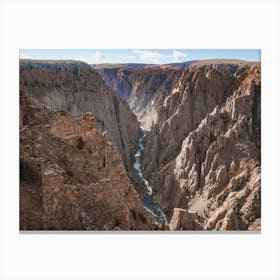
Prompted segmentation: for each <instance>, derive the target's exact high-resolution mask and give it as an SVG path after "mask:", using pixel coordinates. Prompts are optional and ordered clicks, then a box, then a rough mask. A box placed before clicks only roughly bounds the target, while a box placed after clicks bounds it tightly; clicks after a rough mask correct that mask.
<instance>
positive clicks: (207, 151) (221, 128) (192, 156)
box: [143, 60, 261, 230]
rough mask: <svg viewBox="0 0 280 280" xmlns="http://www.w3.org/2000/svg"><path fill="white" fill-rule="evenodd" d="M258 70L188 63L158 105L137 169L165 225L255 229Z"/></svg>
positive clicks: (237, 65) (254, 65)
mask: <svg viewBox="0 0 280 280" xmlns="http://www.w3.org/2000/svg"><path fill="white" fill-rule="evenodd" d="M260 71H261V70H260V64H259V63H246V62H242V61H222V60H221V61H217V60H215V61H211V60H210V61H201V62H196V63H193V64H191V65H190V66H189V67H187V68H186V69H185V70H184V72H183V74H182V76H181V77H180V79H179V80H178V82H177V85H176V86H175V87H174V89H173V91H172V94H171V95H169V96H168V97H167V98H166V99H165V101H164V104H163V106H162V107H161V108H160V109H159V113H158V122H157V123H156V124H154V125H153V127H152V130H151V132H150V133H149V135H148V136H147V137H146V141H145V150H144V156H143V169H144V175H145V176H146V178H148V179H149V180H150V183H151V185H152V186H153V191H154V199H155V201H156V202H157V203H158V204H159V205H161V207H162V209H163V210H164V211H165V213H166V214H167V216H168V217H169V219H170V220H171V229H187V230H192V229H196V228H201V229H211V230H212V229H217V230H238V229H241V230H243V229H260V214H261V212H260V211H261V207H260V196H261V192H260V187H261V177H260V166H261V162H260V149H261V142H260V141H261V138H260V135H261V134H260V133H261V117H260V115H261V105H260V104H261V103H260V101H261V97H260V91H261V74H260ZM174 208H175V209H174ZM180 212H182V213H181V214H180ZM186 217H187V218H186ZM190 219H193V221H194V223H195V224H196V225H197V226H192V223H191V222H190ZM187 220H188V221H189V222H186V221H187Z"/></svg>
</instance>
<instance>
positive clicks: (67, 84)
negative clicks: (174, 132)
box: [20, 60, 140, 171]
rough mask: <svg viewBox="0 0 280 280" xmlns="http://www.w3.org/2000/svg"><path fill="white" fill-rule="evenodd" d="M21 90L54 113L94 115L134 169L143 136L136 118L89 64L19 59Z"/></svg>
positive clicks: (129, 168) (100, 127)
mask: <svg viewBox="0 0 280 280" xmlns="http://www.w3.org/2000/svg"><path fill="white" fill-rule="evenodd" d="M20 89H21V90H23V91H26V92H28V93H29V94H31V95H32V97H33V98H35V99H36V100H38V101H39V102H40V103H42V104H44V105H46V106H48V107H49V109H51V110H64V111H67V112H69V113H71V114H72V115H73V116H76V117H80V116H81V115H82V114H83V113H86V112H92V113H93V115H94V118H95V126H96V128H97V129H99V130H100V131H102V132H105V135H106V137H107V138H108V140H110V141H112V143H113V144H114V145H115V147H116V149H117V151H118V152H119V153H120V155H121V158H122V159H123V162H124V164H125V166H126V169H127V170H128V171H129V170H133V166H132V158H133V154H134V151H135V149H136V147H137V143H138V138H139V136H140V129H139V123H138V121H137V118H136V116H135V115H134V114H133V113H132V112H131V110H130V109H129V107H128V105H127V103H126V102H125V101H123V100H122V99H121V98H120V97H119V96H118V95H117V94H116V93H114V92H113V91H112V90H110V89H109V87H108V86H106V84H105V83H104V81H103V80H102V78H101V77H100V76H99V75H98V74H97V73H95V72H94V71H93V70H92V68H91V67H90V66H89V65H88V64H86V63H83V62H75V61H61V62H60V61H32V60H20Z"/></svg>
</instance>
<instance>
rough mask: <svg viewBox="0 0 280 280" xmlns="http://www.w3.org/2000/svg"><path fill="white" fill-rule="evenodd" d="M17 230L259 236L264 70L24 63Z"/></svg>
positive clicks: (238, 64)
mask: <svg viewBox="0 0 280 280" xmlns="http://www.w3.org/2000/svg"><path fill="white" fill-rule="evenodd" d="M20 167H21V168H20V172H21V174H20V228H21V229H22V230H28V229H29V230H30V229H31V230H34V229H37V230H41V229H56V230H58V229H60V230H66V229H73V230H74V229H76V230H171V231H174V230H175V231H177V230H195V231H196V230H205V231H207V230H222V231H230V230H252V231H259V230H260V229H261V65H260V63H258V62H246V61H241V60H223V59H219V60H218V59H216V60H205V61H189V62H185V63H173V64H165V65H154V64H96V65H88V64H86V63H84V62H78V61H38V60H23V59H21V60H20Z"/></svg>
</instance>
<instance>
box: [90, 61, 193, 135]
mask: <svg viewBox="0 0 280 280" xmlns="http://www.w3.org/2000/svg"><path fill="white" fill-rule="evenodd" d="M188 64H189V63H184V64H170V65H145V64H143V65H137V64H117V65H114V64H109V65H108V64H105V65H93V68H94V69H95V71H96V72H98V73H99V74H100V75H101V76H102V78H103V79H104V81H105V82H106V84H107V85H108V86H109V87H110V88H111V89H113V90H114V91H116V92H118V93H119V95H120V96H121V97H122V98H123V100H126V101H127V102H128V104H129V106H130V108H131V109H132V111H133V112H134V113H135V114H136V115H137V117H138V120H139V121H140V123H141V126H142V128H143V129H145V130H150V128H151V126H152V124H153V123H156V122H157V120H158V116H157V110H158V108H159V107H161V106H162V105H163V101H164V99H165V98H166V96H168V95H169V94H170V93H171V90H172V88H173V87H174V86H175V84H176V82H177V81H178V79H179V77H180V75H181V73H182V71H183V69H184V67H186V65H188Z"/></svg>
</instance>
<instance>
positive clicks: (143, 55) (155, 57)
mask: <svg viewBox="0 0 280 280" xmlns="http://www.w3.org/2000/svg"><path fill="white" fill-rule="evenodd" d="M133 53H135V54H137V55H138V56H139V58H140V59H141V60H143V61H145V62H151V63H157V62H159V61H160V59H162V58H164V56H163V55H161V54H160V53H157V52H154V51H146V50H133Z"/></svg>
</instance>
